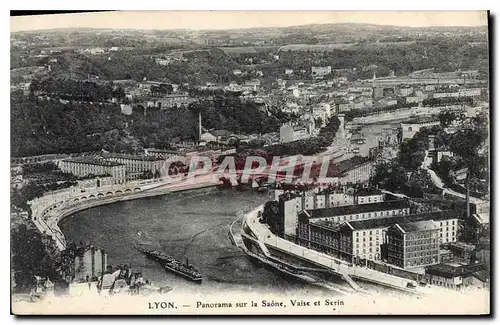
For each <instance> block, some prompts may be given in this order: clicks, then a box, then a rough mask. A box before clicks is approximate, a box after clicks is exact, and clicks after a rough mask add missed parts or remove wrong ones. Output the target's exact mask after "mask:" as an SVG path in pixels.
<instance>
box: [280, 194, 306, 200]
mask: <svg viewBox="0 0 500 325" xmlns="http://www.w3.org/2000/svg"><path fill="white" fill-rule="evenodd" d="M300 196H301V195H300V194H298V193H292V192H285V193H283V194H281V195H280V196H278V199H279V200H280V201H282V200H284V201H289V200H292V199H295V198H296V197H300Z"/></svg>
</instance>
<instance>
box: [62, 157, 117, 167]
mask: <svg viewBox="0 0 500 325" xmlns="http://www.w3.org/2000/svg"><path fill="white" fill-rule="evenodd" d="M63 161H64V162H69V163H78V164H87V165H95V166H104V167H116V166H124V165H123V164H120V163H118V162H116V161H109V160H104V159H98V158H90V157H79V158H73V159H64V160H63Z"/></svg>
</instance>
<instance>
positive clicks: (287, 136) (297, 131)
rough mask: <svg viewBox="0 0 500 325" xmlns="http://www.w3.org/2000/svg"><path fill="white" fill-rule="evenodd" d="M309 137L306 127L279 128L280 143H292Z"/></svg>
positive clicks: (289, 126)
mask: <svg viewBox="0 0 500 325" xmlns="http://www.w3.org/2000/svg"><path fill="white" fill-rule="evenodd" d="M310 136H311V134H310V133H309V132H308V129H307V127H305V126H300V125H289V124H285V125H283V126H282V127H281V128H280V142H282V143H284V142H292V141H296V140H302V139H307V138H309V137H310Z"/></svg>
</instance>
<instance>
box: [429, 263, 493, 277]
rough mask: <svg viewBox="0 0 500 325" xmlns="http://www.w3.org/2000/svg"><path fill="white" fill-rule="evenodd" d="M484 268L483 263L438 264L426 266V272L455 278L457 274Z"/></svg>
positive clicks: (469, 273)
mask: <svg viewBox="0 0 500 325" xmlns="http://www.w3.org/2000/svg"><path fill="white" fill-rule="evenodd" d="M482 270H484V265H482V264H469V265H464V266H452V265H448V264H443V263H441V264H436V265H431V266H428V267H426V268H425V273H426V274H431V275H436V276H442V277H445V278H453V277H457V276H467V275H471V274H473V273H475V272H479V271H482Z"/></svg>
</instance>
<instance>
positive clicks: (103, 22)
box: [10, 11, 487, 32]
mask: <svg viewBox="0 0 500 325" xmlns="http://www.w3.org/2000/svg"><path fill="white" fill-rule="evenodd" d="M331 23H367V24H378V25H396V26H411V27H425V26H486V25H487V13H486V11H377V12H374V11H116V12H101V13H83V14H82V13H79V14H58V15H39V16H19V17H11V23H10V26H11V31H12V32H15V31H20V30H39V29H51V28H67V27H91V28H117V29H235V28H251V27H285V26H298V25H306V24H331Z"/></svg>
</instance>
